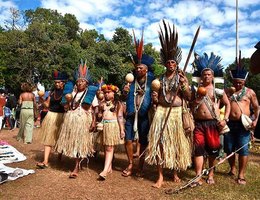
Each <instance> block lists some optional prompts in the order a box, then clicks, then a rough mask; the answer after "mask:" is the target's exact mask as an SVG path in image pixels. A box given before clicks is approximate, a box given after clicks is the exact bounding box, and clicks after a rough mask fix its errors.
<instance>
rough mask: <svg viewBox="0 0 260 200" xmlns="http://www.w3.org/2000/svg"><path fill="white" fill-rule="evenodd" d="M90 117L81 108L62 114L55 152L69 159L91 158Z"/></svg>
mask: <svg viewBox="0 0 260 200" xmlns="http://www.w3.org/2000/svg"><path fill="white" fill-rule="evenodd" d="M91 123H92V115H91V113H90V112H85V110H84V109H82V108H77V109H76V110H70V111H68V112H67V113H65V114H64V121H63V123H62V125H61V128H60V131H59V139H58V141H57V144H56V147H55V150H56V151H57V152H58V153H63V154H64V155H66V156H69V157H73V158H76V157H82V158H84V157H86V156H92V155H93V153H94V150H93V133H90V132H89V128H90V125H91Z"/></svg>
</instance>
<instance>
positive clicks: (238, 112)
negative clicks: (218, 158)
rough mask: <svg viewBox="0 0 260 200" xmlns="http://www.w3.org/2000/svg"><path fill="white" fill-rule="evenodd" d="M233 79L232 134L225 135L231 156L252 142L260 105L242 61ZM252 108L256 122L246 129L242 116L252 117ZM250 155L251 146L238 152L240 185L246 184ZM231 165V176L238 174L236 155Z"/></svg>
mask: <svg viewBox="0 0 260 200" xmlns="http://www.w3.org/2000/svg"><path fill="white" fill-rule="evenodd" d="M230 74H231V78H232V80H233V86H234V88H235V91H234V93H233V94H232V95H230V96H229V100H230V105H231V112H230V115H229V122H228V126H229V128H230V132H229V133H228V134H226V135H225V139H224V142H225V152H226V153H227V155H229V154H231V153H232V152H234V151H235V150H237V149H238V148H240V147H242V146H244V145H246V144H247V143H249V141H250V130H251V133H252V134H253V130H254V129H255V127H256V124H257V121H258V115H259V104H258V101H257V97H256V94H255V92H254V91H253V90H252V89H250V88H248V87H246V86H245V83H246V78H247V75H248V72H247V71H246V70H245V69H244V67H243V65H242V63H241V59H240V58H239V61H238V62H237V66H236V69H234V70H231V72H230ZM250 108H253V111H254V116H255V117H254V120H253V121H252V123H251V124H249V126H250V127H249V129H246V128H245V127H244V126H243V123H242V121H241V119H242V115H246V116H248V117H249V116H250ZM248 154H249V145H246V146H244V147H243V148H242V149H241V150H239V151H238V155H239V156H238V160H239V162H238V179H237V183H238V184H242V185H244V184H246V180H245V170H246V165H247V161H248ZM228 161H229V165H230V168H231V169H230V172H229V174H230V175H235V174H236V166H235V162H236V157H235V155H233V156H231V157H230V158H229V159H228Z"/></svg>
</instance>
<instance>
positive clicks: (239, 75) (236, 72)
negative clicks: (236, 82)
mask: <svg viewBox="0 0 260 200" xmlns="http://www.w3.org/2000/svg"><path fill="white" fill-rule="evenodd" d="M230 76H231V78H232V79H241V80H246V79H247V76H248V72H247V71H246V69H245V68H244V66H243V63H242V60H241V51H239V58H238V59H236V69H233V70H230Z"/></svg>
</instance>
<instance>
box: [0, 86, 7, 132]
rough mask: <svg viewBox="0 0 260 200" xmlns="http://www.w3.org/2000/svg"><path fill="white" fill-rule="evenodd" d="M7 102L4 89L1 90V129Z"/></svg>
mask: <svg viewBox="0 0 260 200" xmlns="http://www.w3.org/2000/svg"><path fill="white" fill-rule="evenodd" d="M5 104H6V97H5V93H4V91H3V90H2V91H0V130H1V129H2V123H3V119H4V106H5Z"/></svg>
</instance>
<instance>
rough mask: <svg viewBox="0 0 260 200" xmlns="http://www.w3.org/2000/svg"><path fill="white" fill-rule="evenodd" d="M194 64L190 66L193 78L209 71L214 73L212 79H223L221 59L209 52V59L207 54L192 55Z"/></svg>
mask: <svg viewBox="0 0 260 200" xmlns="http://www.w3.org/2000/svg"><path fill="white" fill-rule="evenodd" d="M194 57H195V59H194V62H193V63H192V66H193V68H194V73H193V76H195V77H200V76H201V74H202V72H203V71H204V70H208V69H209V70H211V71H212V72H213V73H214V77H223V66H222V65H221V64H220V61H221V57H220V56H217V55H215V54H214V53H213V52H211V54H210V57H209V56H208V54H207V53H204V54H203V55H201V56H200V55H199V54H198V53H196V52H195V53H194Z"/></svg>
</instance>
